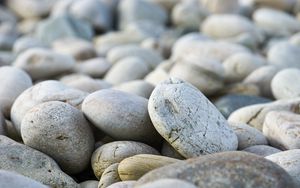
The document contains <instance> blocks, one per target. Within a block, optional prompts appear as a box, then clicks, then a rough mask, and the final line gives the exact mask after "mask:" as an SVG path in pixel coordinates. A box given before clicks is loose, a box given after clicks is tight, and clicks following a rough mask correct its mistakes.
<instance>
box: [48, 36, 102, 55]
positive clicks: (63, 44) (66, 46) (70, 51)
mask: <svg viewBox="0 0 300 188" xmlns="http://www.w3.org/2000/svg"><path fill="white" fill-rule="evenodd" d="M52 48H53V50H54V51H56V52H57V53H61V54H66V55H70V56H72V57H74V58H75V59H76V60H86V59H91V58H94V57H96V56H97V53H96V50H95V49H94V46H93V44H92V43H91V42H88V41H86V40H83V39H80V38H62V39H57V40H55V41H54V42H53V43H52Z"/></svg>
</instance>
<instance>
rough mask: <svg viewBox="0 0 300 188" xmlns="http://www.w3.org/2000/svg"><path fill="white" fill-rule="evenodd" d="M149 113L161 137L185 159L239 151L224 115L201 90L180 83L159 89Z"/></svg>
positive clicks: (168, 82)
mask: <svg viewBox="0 0 300 188" xmlns="http://www.w3.org/2000/svg"><path fill="white" fill-rule="evenodd" d="M148 111H149V115H150V118H151V121H152V123H153V125H154V127H155V129H156V130H157V131H158V133H159V134H160V135H161V136H162V137H163V138H164V139H165V140H166V141H168V142H169V143H170V144H171V145H172V147H174V148H175V149H176V150H177V151H178V152H179V153H180V154H181V155H182V156H184V157H186V158H191V157H196V156H199V155H205V154H210V153H216V152H221V151H228V150H229V151H230V150H236V149H237V145H238V142H237V137H236V135H235V134H234V132H233V131H232V130H231V128H229V126H228V124H227V121H226V119H225V118H224V117H223V116H222V114H221V113H220V112H219V111H218V110H217V109H216V108H215V106H214V105H213V104H212V103H211V102H210V101H209V100H208V99H207V98H206V97H205V96H204V95H203V94H202V93H201V92H200V91H199V90H198V89H196V88H195V87H193V86H192V85H191V84H189V83H187V82H184V81H182V80H180V79H176V78H170V79H168V80H166V81H164V82H162V83H161V84H159V85H157V86H156V87H155V89H154V90H153V92H152V94H151V96H150V98H149V104H148Z"/></svg>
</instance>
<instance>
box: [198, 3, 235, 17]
mask: <svg viewBox="0 0 300 188" xmlns="http://www.w3.org/2000/svg"><path fill="white" fill-rule="evenodd" d="M199 1H200V3H201V4H202V5H203V6H204V7H205V8H207V9H208V10H209V11H210V12H212V13H218V14H220V13H236V12H238V10H239V1H238V0H227V1H226V2H225V1H223V0H199Z"/></svg>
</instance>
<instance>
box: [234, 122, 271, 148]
mask: <svg viewBox="0 0 300 188" xmlns="http://www.w3.org/2000/svg"><path fill="white" fill-rule="evenodd" d="M229 126H230V127H231V128H232V129H233V131H234V132H235V134H236V135H237V137H238V143H239V145H238V149H239V150H243V149H245V148H248V147H251V146H255V145H268V141H267V138H266V137H265V136H264V135H263V134H262V132H260V131H259V130H257V129H255V128H253V127H250V126H249V125H247V124H244V123H233V122H229Z"/></svg>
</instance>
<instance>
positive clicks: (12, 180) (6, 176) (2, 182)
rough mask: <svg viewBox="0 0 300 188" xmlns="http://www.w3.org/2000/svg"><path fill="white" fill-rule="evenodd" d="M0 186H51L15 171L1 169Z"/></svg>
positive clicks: (28, 187)
mask: <svg viewBox="0 0 300 188" xmlns="http://www.w3.org/2000/svg"><path fill="white" fill-rule="evenodd" d="M0 187H3V188H5V187H9V188H20V187H22V188H49V187H48V186H46V185H43V184H41V183H40V182H37V181H35V180H33V179H30V178H27V177H25V176H22V175H20V174H17V173H15V172H11V171H6V170H0Z"/></svg>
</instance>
